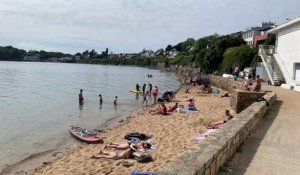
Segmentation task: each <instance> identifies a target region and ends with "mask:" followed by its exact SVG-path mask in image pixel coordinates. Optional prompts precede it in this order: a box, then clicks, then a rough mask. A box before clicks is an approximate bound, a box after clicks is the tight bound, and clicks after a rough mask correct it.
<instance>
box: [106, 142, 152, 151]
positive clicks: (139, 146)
mask: <svg viewBox="0 0 300 175" xmlns="http://www.w3.org/2000/svg"><path fill="white" fill-rule="evenodd" d="M131 145H134V148H136V149H138V150H140V151H146V150H147V149H150V148H151V146H152V145H151V144H150V143H148V142H146V141H140V142H138V143H136V144H132V143H130V142H127V143H123V144H120V143H114V142H110V143H109V144H108V145H105V146H104V148H115V149H120V150H124V149H128V148H130V146H131Z"/></svg>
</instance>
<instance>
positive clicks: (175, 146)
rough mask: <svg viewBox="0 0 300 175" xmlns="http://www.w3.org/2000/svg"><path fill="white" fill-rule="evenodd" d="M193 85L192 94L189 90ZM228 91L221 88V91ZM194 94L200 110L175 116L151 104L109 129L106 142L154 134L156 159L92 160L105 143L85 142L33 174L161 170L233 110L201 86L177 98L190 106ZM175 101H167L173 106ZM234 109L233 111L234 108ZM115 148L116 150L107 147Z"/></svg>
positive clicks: (183, 89)
mask: <svg viewBox="0 0 300 175" xmlns="http://www.w3.org/2000/svg"><path fill="white" fill-rule="evenodd" d="M187 88H189V89H190V93H188V94H186V93H185V90H186V89H187ZM222 93H224V91H221V94H222ZM191 96H193V97H194V100H195V106H196V107H197V108H198V109H200V111H199V112H193V113H172V114H171V115H167V116H163V115H151V114H149V110H152V109H156V108H157V105H154V106H151V107H147V108H146V109H145V110H143V111H142V112H139V113H138V115H136V116H134V117H133V118H129V119H128V120H126V121H123V122H122V123H121V124H120V125H118V126H117V127H114V128H111V129H109V128H108V129H105V130H104V132H103V133H101V134H102V135H103V136H105V137H106V139H105V140H104V144H107V143H109V142H111V141H114V142H120V143H125V142H126V140H125V139H123V138H124V136H125V134H126V133H131V132H141V133H145V134H148V135H153V137H152V140H153V141H154V143H155V144H156V146H157V148H156V149H155V150H153V151H151V155H152V156H153V158H154V161H153V162H150V163H145V164H142V163H135V164H134V165H132V166H130V167H126V166H124V165H123V164H122V163H121V161H122V160H109V159H98V160H95V159H91V158H90V157H91V156H92V155H93V154H95V153H98V152H99V151H100V150H104V149H103V147H104V144H82V145H80V146H78V147H77V148H74V149H71V150H68V151H66V152H65V153H63V155H62V156H61V157H59V158H57V159H56V160H54V161H52V162H47V163H46V164H44V165H42V166H41V167H39V168H37V169H35V171H34V172H33V173H32V174H35V175H39V174H116V175H119V174H130V173H131V172H132V171H133V170H137V171H152V172H157V171H159V170H160V169H161V168H162V167H164V166H166V165H167V164H169V163H171V162H173V161H175V160H176V158H177V157H179V156H180V155H181V154H183V153H184V152H185V151H187V150H188V149H190V148H192V147H195V146H196V145H197V143H198V142H200V141H198V140H194V139H193V135H195V134H199V133H203V132H205V131H206V130H207V129H206V126H207V125H208V124H209V123H211V122H213V121H218V120H219V119H221V118H222V117H223V116H224V111H225V110H226V109H229V106H230V101H229V98H220V94H201V93H199V87H198V86H197V87H192V86H187V85H184V86H182V87H181V89H180V90H179V91H178V93H177V95H176V100H177V101H179V104H183V105H185V106H186V105H187V103H188V102H187V100H188V98H189V97H191ZM174 104H175V102H170V103H167V104H166V106H167V107H168V106H172V105H174ZM231 112H233V111H231ZM107 150H113V149H107Z"/></svg>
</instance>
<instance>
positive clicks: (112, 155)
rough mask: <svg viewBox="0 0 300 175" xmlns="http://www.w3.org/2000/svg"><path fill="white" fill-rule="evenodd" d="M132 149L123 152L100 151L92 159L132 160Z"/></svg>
mask: <svg viewBox="0 0 300 175" xmlns="http://www.w3.org/2000/svg"><path fill="white" fill-rule="evenodd" d="M133 153H134V149H132V148H128V149H126V150H124V151H111V152H106V151H100V152H99V153H97V154H95V155H93V156H92V157H91V158H92V159H100V158H108V159H130V158H133V157H134V155H133Z"/></svg>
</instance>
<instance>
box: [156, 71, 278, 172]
mask: <svg viewBox="0 0 300 175" xmlns="http://www.w3.org/2000/svg"><path fill="white" fill-rule="evenodd" d="M210 79H211V80H213V81H212V82H218V83H216V84H215V86H217V85H218V84H221V86H222V85H223V88H224V87H225V88H224V89H225V90H227V89H226V88H228V89H230V88H232V89H236V87H239V86H236V87H235V88H234V87H233V86H231V85H226V83H225V82H227V81H230V80H227V79H225V80H221V79H222V78H219V77H216V76H213V77H210ZM227 83H228V82H227ZM219 87H220V86H219ZM221 88H222V87H221ZM228 91H229V90H228ZM239 92H240V95H241V97H243V95H245V94H244V92H242V91H239V90H237V93H236V94H239ZM250 94H252V93H251V92H248V94H247V95H246V96H249V98H253V99H254V95H253V96H252V97H250V96H251V95H250ZM255 95H256V96H255V98H258V97H259V96H261V95H263V93H258V94H255ZM236 96H237V98H236V99H238V97H239V95H236ZM264 98H265V99H266V100H267V101H268V103H269V106H267V105H266V102H254V103H252V104H250V106H248V107H247V108H246V109H244V110H243V111H241V112H240V113H239V114H237V115H235V117H234V118H233V119H232V120H230V121H228V122H227V123H226V124H225V125H224V126H223V127H222V128H220V129H217V130H216V131H215V132H213V133H211V134H210V135H209V136H208V137H207V138H206V139H204V140H201V141H199V144H198V146H197V147H196V148H193V149H190V150H187V151H186V152H185V153H184V154H183V155H181V156H180V157H179V158H178V159H177V160H176V161H175V162H174V163H172V164H170V165H168V166H166V167H165V168H163V169H162V170H160V172H158V174H159V175H213V174H216V173H217V172H218V170H219V168H220V167H221V166H222V165H223V164H224V163H225V162H226V161H227V160H228V159H230V158H231V157H232V156H233V154H234V153H235V152H236V150H237V148H238V147H239V146H240V145H241V144H242V143H243V142H244V141H245V140H246V139H247V137H248V136H249V135H250V134H251V133H253V132H254V131H255V129H256V127H257V125H258V123H259V121H260V120H261V118H262V117H263V116H264V115H265V113H266V112H267V111H268V109H269V108H270V106H272V104H273V103H274V102H275V100H276V94H275V93H267V94H265V95H264ZM241 99H242V98H241ZM245 100H246V99H245Z"/></svg>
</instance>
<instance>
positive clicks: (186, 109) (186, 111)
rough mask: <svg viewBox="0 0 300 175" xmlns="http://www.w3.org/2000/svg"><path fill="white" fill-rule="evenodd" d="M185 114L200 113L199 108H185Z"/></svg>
mask: <svg viewBox="0 0 300 175" xmlns="http://www.w3.org/2000/svg"><path fill="white" fill-rule="evenodd" d="M182 111H183V112H184V113H188V112H199V110H198V109H197V108H195V109H194V110H190V109H189V108H188V107H185V108H184V109H183V110H182Z"/></svg>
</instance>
